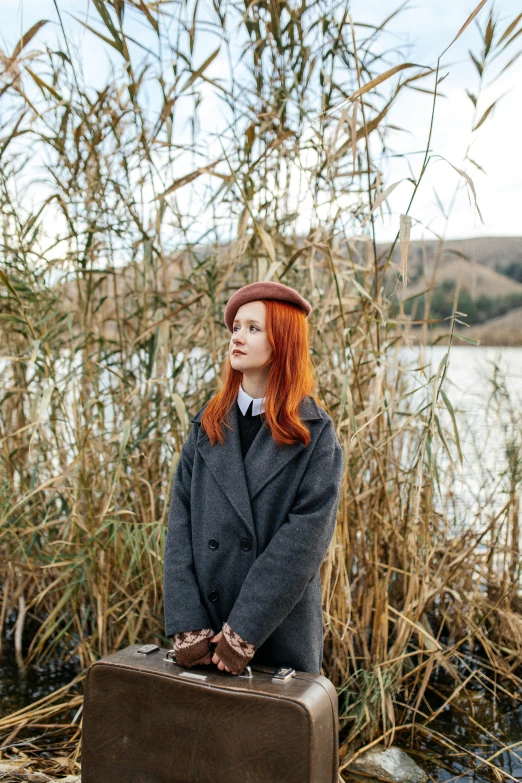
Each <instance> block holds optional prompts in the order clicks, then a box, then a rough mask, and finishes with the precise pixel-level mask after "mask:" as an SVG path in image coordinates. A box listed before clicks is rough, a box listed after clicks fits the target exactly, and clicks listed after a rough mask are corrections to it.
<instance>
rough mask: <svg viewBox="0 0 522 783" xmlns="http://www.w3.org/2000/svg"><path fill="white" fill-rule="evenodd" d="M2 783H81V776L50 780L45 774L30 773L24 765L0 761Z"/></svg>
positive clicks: (0, 779)
mask: <svg viewBox="0 0 522 783" xmlns="http://www.w3.org/2000/svg"><path fill="white" fill-rule="evenodd" d="M0 783H81V778H80V776H79V775H67V777H66V778H50V777H49V775H44V774H43V772H28V771H27V770H26V769H24V768H23V764H20V763H18V764H17V763H16V762H15V763H9V762H6V761H0Z"/></svg>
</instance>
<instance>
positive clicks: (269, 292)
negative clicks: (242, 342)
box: [225, 280, 312, 332]
mask: <svg viewBox="0 0 522 783" xmlns="http://www.w3.org/2000/svg"><path fill="white" fill-rule="evenodd" d="M256 299H279V300H280V301H281V302H290V304H293V305H295V306H296V307H299V309H300V310H302V311H303V312H304V314H305V316H306V317H308V315H309V314H310V312H311V310H312V305H311V304H310V302H308V301H307V300H306V299H304V297H302V296H301V294H299V293H298V292H297V291H296V290H295V288H290V286H288V285H283V284H282V283H274V282H272V281H270V280H261V281H260V282H259V283H250V284H249V285H244V286H243V287H242V288H238V290H237V291H236V292H235V293H234V294H232V296H231V297H230V299H229V300H228V302H227V306H226V308H225V323H226V325H227V327H228V331H229V332H232V327H233V325H234V318H235V317H236V313H237V311H238V310H239V308H240V307H241V305H244V304H246V303H247V302H253V301H254V300H256Z"/></svg>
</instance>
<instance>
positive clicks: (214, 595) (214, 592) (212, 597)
mask: <svg viewBox="0 0 522 783" xmlns="http://www.w3.org/2000/svg"><path fill="white" fill-rule="evenodd" d="M208 597H209V598H210V600H211V601H217V599H218V598H219V593H218V591H217V590H212V592H211V593H209V594H208Z"/></svg>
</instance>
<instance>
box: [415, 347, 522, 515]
mask: <svg viewBox="0 0 522 783" xmlns="http://www.w3.org/2000/svg"><path fill="white" fill-rule="evenodd" d="M447 352H448V348H447V346H432V347H429V348H424V349H423V350H422V349H421V348H420V347H419V346H414V347H413V348H401V349H400V359H401V362H402V363H404V364H408V365H409V366H411V367H412V368H415V367H419V366H420V365H427V367H428V369H427V370H426V371H425V372H424V373H422V372H420V371H419V370H416V371H414V370H412V372H411V379H412V383H417V385H419V384H420V383H422V382H424V383H426V379H427V376H428V375H429V374H430V373H431V374H434V373H435V372H436V371H437V368H438V366H439V364H440V362H441V360H442V358H443V357H444V355H445V354H446V353H447ZM443 389H444V391H445V392H446V395H447V396H448V398H449V400H450V402H451V404H452V406H453V408H454V410H455V417H456V420H457V424H458V430H459V438H460V443H461V451H462V455H463V466H462V467H461V466H460V464H459V463H458V458H457V449H456V447H455V446H452V445H451V444H450V451H451V452H452V455H453V457H454V459H455V462H457V467H456V469H455V470H454V471H452V472H453V473H454V475H455V479H454V481H453V485H452V486H451V488H450V490H451V491H448V492H447V493H446V494H445V495H444V501H445V502H444V504H443V505H447V504H450V503H451V508H452V513H453V515H454V517H455V525H456V527H459V526H461V525H463V524H466V522H469V519H470V511H472V512H473V513H477V514H480V513H481V512H480V509H482V510H484V508H485V507H486V506H487V508H488V509H489V511H498V510H499V509H500V508H502V505H503V504H504V503H505V499H506V496H505V489H506V486H507V483H508V478H507V475H506V468H507V465H508V456H507V450H508V449H509V448H510V447H511V445H512V444H515V445H518V447H519V448H520V449H522V417H521V416H520V411H521V410H522V348H511V347H510V348H497V347H483V346H467V345H466V346H464V345H462V344H461V345H456V346H452V347H451V349H450V350H449V357H448V367H447V372H446V377H445V380H444V385H443ZM414 396H416V400H417V402H419V403H420V402H421V401H422V399H425V397H426V392H425V390H424V391H420V392H419V393H418V394H417V395H414ZM444 408H445V406H444ZM440 420H441V423H442V424H443V425H444V427H447V428H448V429H449V431H450V432H451V433H452V432H453V425H452V422H451V417H450V415H449V413H448V412H447V410H446V409H444V410H442V411H441V414H440ZM439 453H440V457H441V460H440V462H441V464H442V466H443V468H444V467H447V466H448V464H449V460H448V459H447V458H446V457H445V456H444V453H443V450H442V447H439ZM521 478H522V477H521Z"/></svg>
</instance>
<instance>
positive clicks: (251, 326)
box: [233, 324, 259, 332]
mask: <svg viewBox="0 0 522 783" xmlns="http://www.w3.org/2000/svg"><path fill="white" fill-rule="evenodd" d="M236 328H239V327H236V326H234V328H233V331H234V332H235V331H236ZM250 328H251V329H257V331H258V332H259V329H258V328H257V326H254V324H250Z"/></svg>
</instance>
